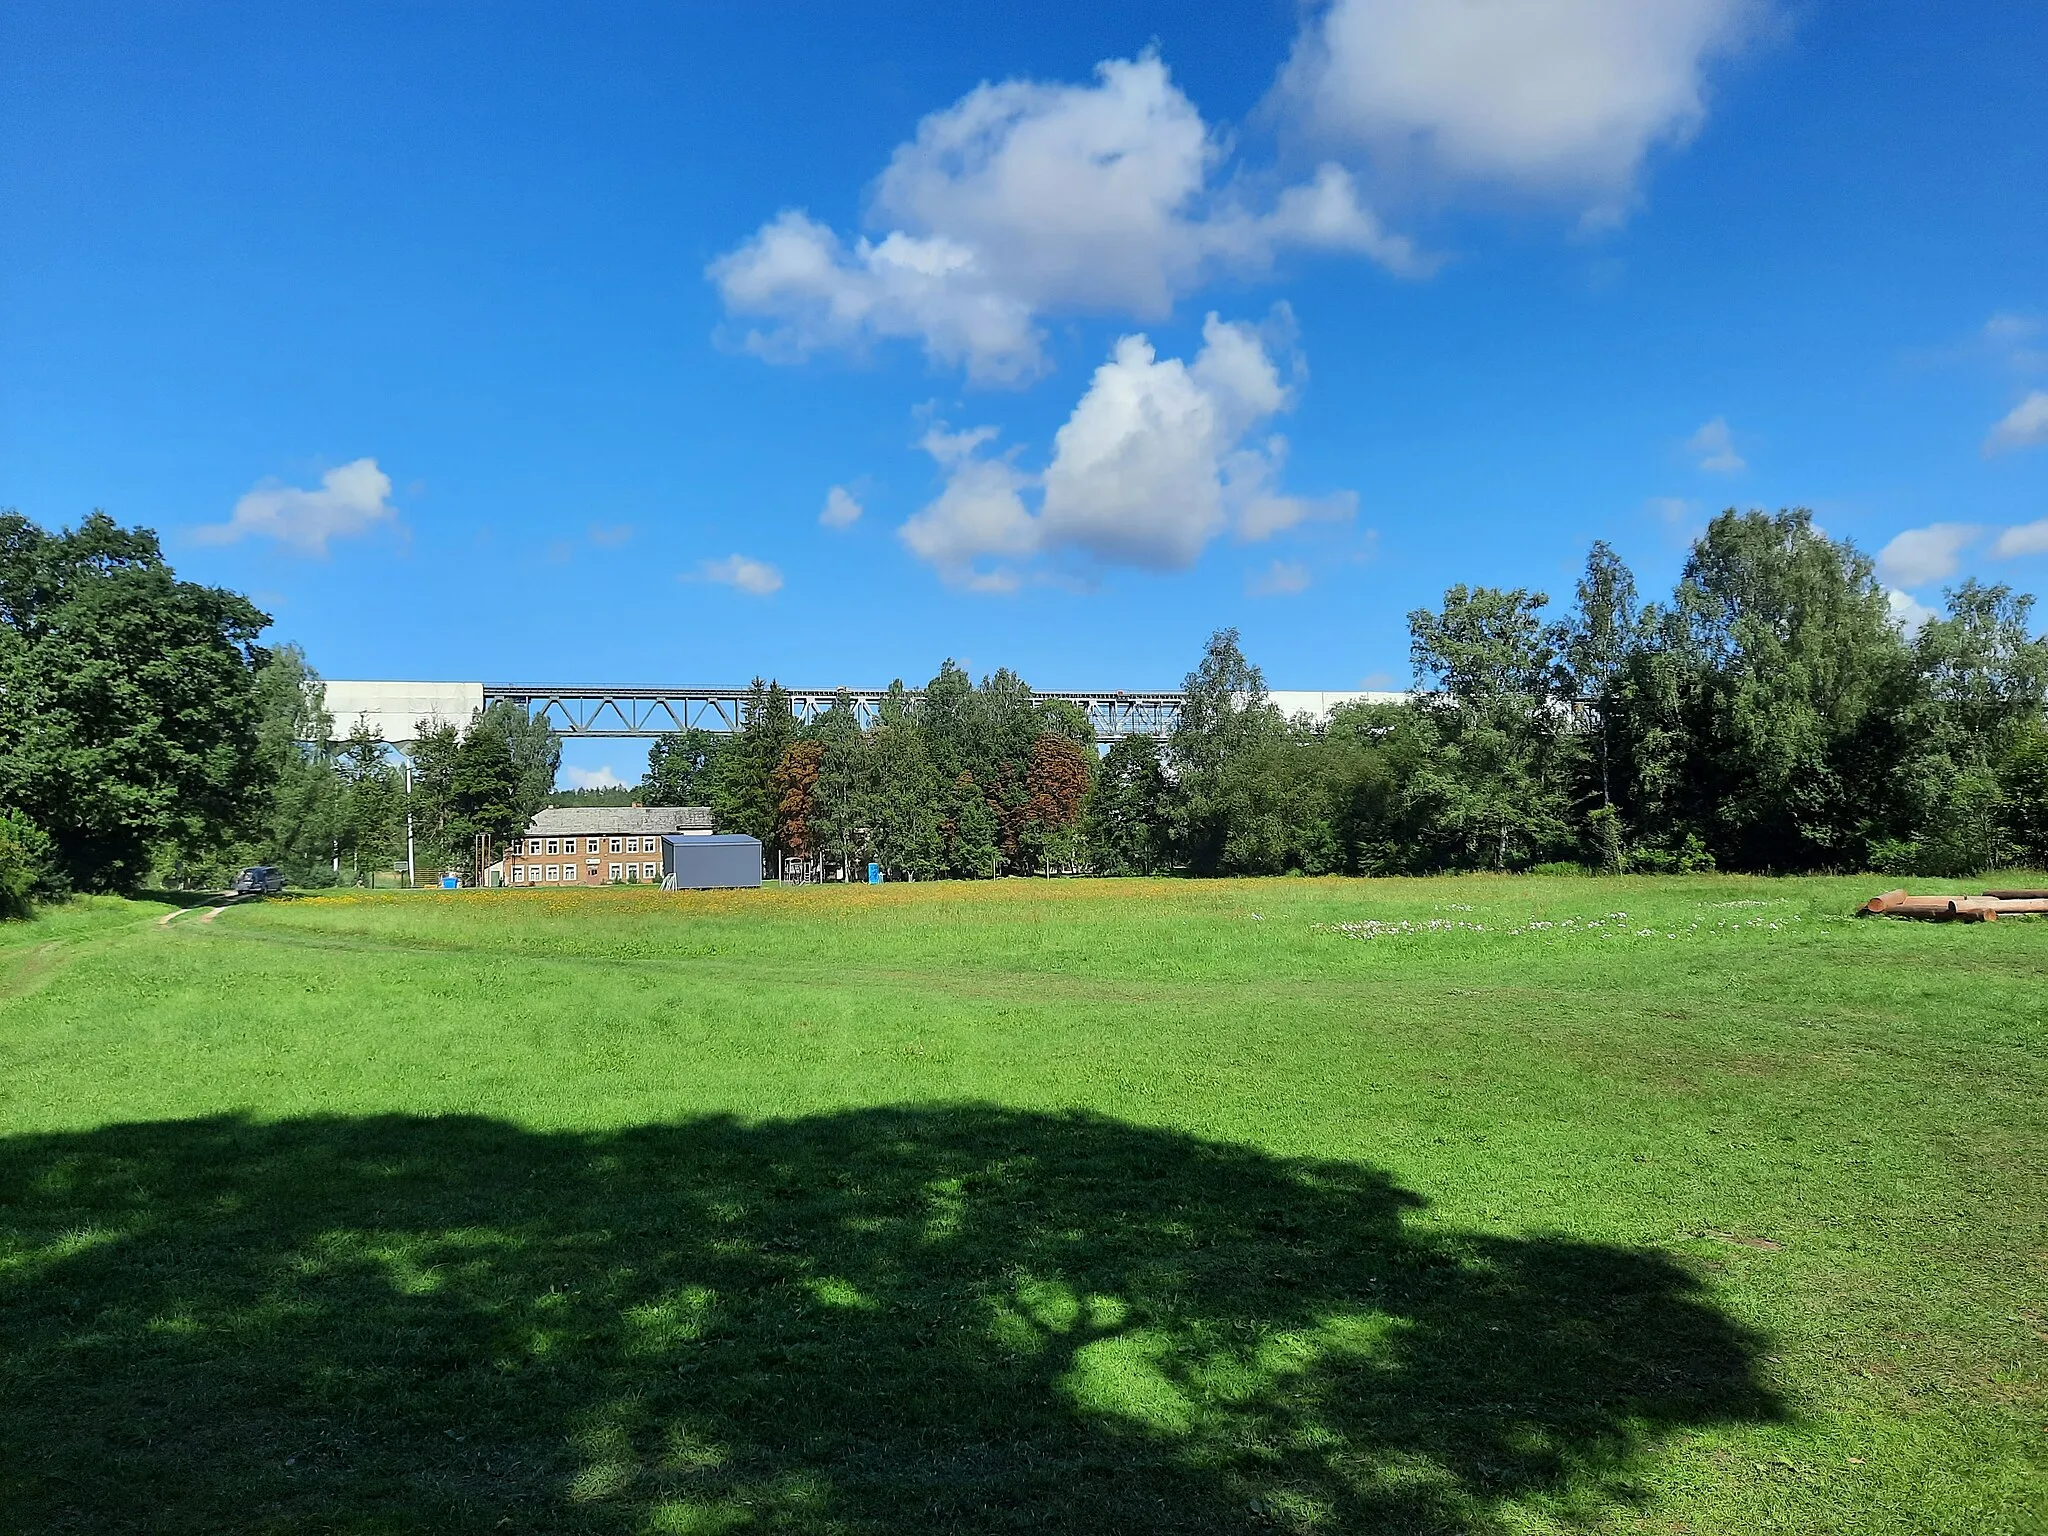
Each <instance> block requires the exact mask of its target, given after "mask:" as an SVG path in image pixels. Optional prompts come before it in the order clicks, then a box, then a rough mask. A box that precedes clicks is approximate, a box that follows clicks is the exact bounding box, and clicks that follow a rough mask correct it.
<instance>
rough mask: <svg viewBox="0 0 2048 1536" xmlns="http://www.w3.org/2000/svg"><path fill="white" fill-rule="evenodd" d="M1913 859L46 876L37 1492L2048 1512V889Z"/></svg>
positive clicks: (178, 1503)
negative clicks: (176, 893)
mask: <svg viewBox="0 0 2048 1536" xmlns="http://www.w3.org/2000/svg"><path fill="white" fill-rule="evenodd" d="M1874 889H1876V885H1875V884H1874V883H1872V882H1870V881H1868V880H1863V881H1842V880H1803V881H1761V880H1742V879H1730V878H1698V879H1672V880H1656V881H1652V880H1640V881H1638V880H1608V881H1603V880H1589V879H1576V880H1574V879H1550V880H1545V879H1526V878H1500V879H1489V878H1472V879H1461V880H1435V881H1370V882H1367V881H1337V880H1330V881H1322V880H1275V881H1243V882H1216V883H1194V882H1052V883H1045V882H1027V881H1005V882H1001V883H997V884H983V885H927V886H887V887H881V888H876V889H863V888H855V889H832V888H827V889H811V890H803V891H790V892H780V891H773V890H769V891H763V892H758V893H733V894H716V895H680V896H675V895H671V896H663V895H660V894H658V893H653V892H647V891H631V890H617V891H591V892H578V893H559V894H544V893H540V892H509V891H508V892H482V893H459V894H442V893H438V892H437V893H406V894H400V893H379V894H374V895H363V894H356V895H351V896H335V897H329V898H324V899H317V900H316V899H306V900H285V901H273V902H268V903H264V904H261V905H255V906H248V907H240V908H234V909H230V910H228V911H226V912H225V913H223V914H222V915H220V916H219V917H218V918H216V919H209V918H208V917H207V916H206V915H205V914H204V913H203V912H200V911H187V912H183V913H179V912H178V911H177V909H176V908H173V907H170V906H160V905H152V904H149V903H142V902H118V901H112V900H100V901H92V902H80V903H76V904H73V905H72V906H69V907H66V908H63V909H59V910H57V911H54V912H51V913H49V914H47V915H46V916H44V917H43V918H41V919H40V920H38V921H37V922H34V923H31V924H15V925H9V926H7V927H6V928H5V929H4V930H0V1529H6V1530H20V1531H34V1532H47V1531H74V1530H78V1531H84V1530H93V1531H105V1530H121V1531H132V1530H149V1531H157V1532H209V1533H210V1532H284V1531H291V1532H313V1531H320V1532H351V1533H355V1532H364V1533H367V1532H380V1533H382V1532H412V1531H421V1532H427V1531H431V1532H436V1533H442V1532H469V1531H477V1532H495V1531H514V1532H555V1531H561V1532H607V1533H609V1532H641V1531H655V1532H737V1531H747V1532H766V1531H801V1532H872V1533H885V1532H888V1533H894V1532H927V1531H975V1532H982V1531H1003V1530H1017V1531H1048V1532H1064V1531H1076V1532H1078V1531H1088V1532H1158V1533H1166V1532H1174V1533H1183V1532H1211V1531H1217V1532H1221V1531H1233V1532H1257V1531H1267V1530H1271V1531H1314V1532H1338V1531H1343V1532H1372V1533H1384V1532H1407V1531H1476V1532H1536V1531H1542V1532H1567V1531H1569V1532H1604V1531H1659V1532H1698V1533H1718V1532H1744V1533H1748V1532H1900V1533H1905V1532H1912V1533H1924V1532H1955V1533H1970V1536H1994V1533H2002V1532H2034V1531H2041V1530H2043V1529H2044V1528H2048V1521H2044V1503H2048V1425H2044V1421H2048V1166H2044V1162H2048V1159H2044V1152H2048V1062H2044V1056H2043V1047H2044V1044H2048V921H2035V922H2006V923H2001V924H1997V925H1993V926H1984V927H1960V926H1930V925H1916V924H1908V923H1899V922H1889V921H1883V920H1872V921H1856V920H1852V919H1849V918H1848V917H1846V916H1845V914H1846V913H1847V912H1848V911H1850V910H1851V909H1852V907H1853V905H1854V904H1855V902H1856V901H1857V900H1859V899H1860V898H1862V897H1863V896H1866V895H1868V894H1870V893H1871V892H1872V891H1873V890H1874ZM1620 914H1626V915H1625V916H1622V915H1620Z"/></svg>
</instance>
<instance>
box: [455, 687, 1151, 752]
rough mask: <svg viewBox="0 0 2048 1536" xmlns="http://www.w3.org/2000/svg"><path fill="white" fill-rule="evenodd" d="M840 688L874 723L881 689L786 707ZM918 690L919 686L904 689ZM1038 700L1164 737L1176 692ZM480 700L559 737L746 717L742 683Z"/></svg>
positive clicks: (818, 711)
mask: <svg viewBox="0 0 2048 1536" xmlns="http://www.w3.org/2000/svg"><path fill="white" fill-rule="evenodd" d="M842 691H843V692H844V693H845V694H846V696H847V698H848V699H849V700H850V701H851V704H852V708H853V713H854V718H855V719H856V720H858V721H859V722H860V724H861V725H862V726H868V725H872V724H873V723H874V721H875V719H876V717H877V716H878V715H879V714H880V712H881V707H882V700H883V699H884V698H886V697H887V696H888V690H887V689H876V688H848V689H844V690H840V689H833V688H827V689H801V688H789V689H785V690H784V692H785V693H786V694H787V695H788V698H789V704H790V711H791V713H792V714H794V715H795V716H796V719H797V723H798V724H800V725H808V724H810V723H811V722H812V721H814V720H816V719H817V718H818V716H820V715H822V714H823V713H825V711H826V710H828V709H830V708H831V707H832V705H833V703H834V702H835V701H836V700H837V699H838V698H839V696H840V693H841V692H842ZM910 692H911V696H912V697H916V696H917V693H918V690H916V689H912V690H910ZM1032 697H1034V698H1039V699H1064V700H1066V701H1067V702H1068V703H1070V704H1073V705H1075V706H1077V707H1078V708H1079V709H1080V710H1081V711H1082V712H1083V713H1084V714H1086V715H1087V717H1088V720H1089V723H1090V724H1091V725H1093V726H1094V727H1095V735H1096V739H1097V740H1099V741H1105V742H1108V741H1117V740H1120V739H1121V738H1123V737H1125V736H1136V735H1147V736H1164V735H1166V734H1168V733H1169V732H1171V731H1172V729H1173V726H1174V722H1175V721H1177V720H1178V719H1179V718H1180V706H1181V695H1180V694H1178V693H1128V692H1088V691H1079V692H1039V691H1037V690H1034V691H1033V694H1032ZM483 699H484V703H485V704H495V703H499V702H504V703H509V704H516V705H518V706H519V707H520V708H522V709H524V710H526V711H527V712H528V713H529V714H532V715H535V716H538V717H539V718H541V719H543V720H546V721H547V723H548V724H549V725H550V726H551V727H553V728H554V730H555V732H556V734H557V735H560V736H564V737H591V738H607V737H647V736H662V735H666V734H668V733H669V732H671V731H687V730H701V731H713V732H717V733H720V734H724V735H729V734H731V733H732V732H734V731H737V730H738V729H739V728H740V724H741V722H742V720H743V719H744V716H745V711H746V702H747V690H746V689H744V688H548V687H541V686H538V685H534V684H526V683H485V684H484V685H483Z"/></svg>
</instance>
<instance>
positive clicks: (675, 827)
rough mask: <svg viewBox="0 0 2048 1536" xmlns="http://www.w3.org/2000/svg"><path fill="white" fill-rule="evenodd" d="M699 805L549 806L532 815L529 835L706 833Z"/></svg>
mask: <svg viewBox="0 0 2048 1536" xmlns="http://www.w3.org/2000/svg"><path fill="white" fill-rule="evenodd" d="M710 830H711V810H710V807H708V806H702V805H551V806H548V807H547V808H546V809H545V810H543V811H541V812H540V813H539V814H538V815H536V816H535V817H534V818H533V822H532V825H530V826H528V827H527V829H526V834H525V835H526V836H528V837H605V836H609V835H610V834H612V833H614V832H625V833H640V832H709V831H710Z"/></svg>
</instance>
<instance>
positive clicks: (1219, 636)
mask: <svg viewBox="0 0 2048 1536" xmlns="http://www.w3.org/2000/svg"><path fill="white" fill-rule="evenodd" d="M1182 693H1183V698H1182V702H1181V709H1180V718H1179V719H1178V721H1177V722H1176V723H1175V725H1174V729H1173V734H1172V736H1171V737H1170V738H1169V743H1170V746H1171V750H1172V757H1173V766H1174V773H1175V776H1176V781H1177V790H1178V792H1177V793H1176V794H1175V795H1174V797H1173V807H1174V812H1175V818H1174V839H1173V841H1174V849H1175V856H1176V859H1177V861H1179V862H1184V863H1185V864H1186V865H1187V867H1188V869H1189V870H1190V871H1191V872H1193V873H1195V874H1198V875H1212V874H1216V873H1219V872H1220V871H1221V870H1222V869H1223V868H1224V864H1225V859H1226V855H1227V850H1228V847H1229V842H1230V833H1231V819H1230V818H1231V811H1232V806H1233V804H1234V803H1236V802H1237V801H1238V800H1239V797H1240V795H1241V792H1242V786H1241V784H1236V783H1233V780H1232V770H1233V769H1236V768H1238V767H1239V766H1240V765H1241V764H1242V763H1243V762H1244V761H1245V760H1247V759H1249V758H1251V757H1253V756H1256V755H1260V754H1263V753H1264V752H1265V751H1266V750H1267V749H1268V748H1269V747H1271V746H1272V745H1273V744H1274V743H1276V742H1278V741H1280V740H1281V739H1282V738H1283V737H1284V736H1285V735H1286V733H1287V722H1286V721H1285V720H1283V719H1282V718H1281V716H1280V711H1279V710H1277V709H1275V708H1274V707H1273V706H1272V704H1271V703H1270V702H1269V701H1268V699H1267V697H1266V679H1265V674H1263V673H1262V672H1260V671H1259V669H1258V668H1257V667H1255V666H1253V665H1252V664H1251V663H1250V662H1249V661H1247V660H1246V659H1245V655H1244V652H1243V650H1242V649H1240V648H1239V645H1238V635H1237V631H1236V630H1234V629H1219V630H1217V631H1216V632H1215V633H1214V634H1212V635H1211V636H1210V637H1209V642H1208V644H1207V645H1206V646H1205V647H1204V648H1203V651H1202V660H1201V662H1200V663H1199V664H1198V665H1197V666H1196V668H1195V670H1194V671H1192V672H1190V673H1189V674H1188V675H1187V678H1186V680H1185V682H1184V683H1183V685H1182Z"/></svg>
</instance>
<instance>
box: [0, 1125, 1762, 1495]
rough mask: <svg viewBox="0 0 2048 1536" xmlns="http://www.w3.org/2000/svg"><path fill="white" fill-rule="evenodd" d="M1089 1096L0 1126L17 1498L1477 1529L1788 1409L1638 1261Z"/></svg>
mask: <svg viewBox="0 0 2048 1536" xmlns="http://www.w3.org/2000/svg"><path fill="white" fill-rule="evenodd" d="M1420 1203H1421V1202H1420V1201H1419V1200H1418V1199H1417V1198H1416V1197H1415V1196H1413V1195H1411V1194H1408V1193H1406V1192H1405V1191H1403V1190H1401V1189H1399V1188H1397V1187H1395V1186H1394V1185H1393V1184H1392V1183H1391V1182H1390V1181H1389V1180H1388V1179H1387V1178H1386V1177H1385V1176H1384V1175H1382V1174H1380V1173H1377V1172H1374V1171H1372V1170H1369V1169H1364V1168H1360V1167H1358V1166H1356V1165H1353V1164H1338V1163H1307V1162H1289V1161H1282V1160H1277V1159H1274V1158H1271V1157H1268V1156H1265V1155H1263V1154H1261V1153H1258V1152H1254V1151H1249V1150H1246V1149H1244V1148H1241V1147H1232V1146H1222V1145H1216V1144H1212V1143H1208V1142H1204V1141H1200V1140H1197V1139H1194V1138H1191V1137H1188V1136H1184V1135H1179V1134H1176V1133H1173V1132H1169V1131H1161V1130H1152V1129H1144V1128H1140V1127H1136V1126H1132V1125H1128V1124H1124V1123H1121V1122H1118V1121H1114V1120H1110V1119H1105V1118H1101V1117H1097V1116H1089V1115H1078V1114H1070V1115H1038V1114H1024V1113H1016V1112H1011V1111H1005V1110H1000V1109H992V1108H975V1107H968V1108H937V1109H918V1110H870V1111H859V1112H848V1113H842V1114H831V1115H819V1116H814V1117H810V1118H805V1119H798V1120H789V1121H778V1122H768V1123H757V1124H746V1123H742V1122H739V1121H736V1120H732V1119H725V1118H714V1119H704V1120H697V1121H692V1122H689V1123H685V1124H680V1125H667V1126H649V1127H644V1128H639V1129H634V1130H628V1131H623V1132H617V1133H610V1134H584V1133H560V1134H544V1133H536V1132H532V1131H527V1130H522V1129H520V1128H518V1127H515V1126H511V1125H507V1124H504V1123H502V1122H497V1121H489V1120H481V1119H414V1118H405V1117H398V1116H392V1117H383V1118H368V1119H317V1120H298V1121H291V1122H287V1123H281V1124H255V1123H251V1122H248V1121H244V1120H240V1119H230V1118H224V1119H213V1120H204V1121H192V1122H172V1123H161V1124H148V1125H130V1126H116V1127H110V1128H107V1129H103V1130H98V1131H92V1132H86V1133H80V1134H65V1135H37V1136H20V1137H14V1138H10V1139H7V1140H5V1141H0V1445H4V1447H5V1453H4V1456H0V1522H4V1521H6V1520H7V1519H8V1518H9V1515H8V1512H11V1515H12V1517H14V1518H16V1519H18V1520H19V1522H20V1526H19V1528H21V1529H24V1530H37V1531H63V1530H106V1529H122V1530H135V1529H149V1530H153V1531H195V1532H196V1531H206V1532H224V1531H257V1530H261V1531H287V1530H291V1531H313V1530H319V1531H347V1532H367V1531H379V1532H386V1531H393V1532H395V1531H413V1530H421V1531H424V1530H434V1531H469V1530H476V1531H494V1530H516V1531H587V1532H623V1531H642V1530H654V1531H691V1532H699V1531H725V1530H741V1529H753V1530H775V1531H819V1532H824V1531H832V1532H921V1531H952V1530H963V1531H964V1530H972V1531H997V1530H1031V1531H1131V1532H1153V1531H1156V1532H1176V1533H1179V1532H1196V1531H1209V1530H1217V1531H1222V1530H1230V1531H1243V1530H1246V1529H1260V1528H1267V1529H1275V1530H1288V1529H1302V1530H1318V1531H1321V1530H1329V1531H1373V1532H1392V1531H1452V1530H1479V1531H1485V1530H1490V1529H1494V1528H1496V1527H1497V1526H1498V1525H1499V1524H1500V1521H1501V1517H1502V1516H1503V1514H1504V1513H1505V1512H1506V1511H1507V1510H1508V1509H1509V1508H1510V1507H1512V1506H1516V1505H1524V1506H1526V1505H1528V1504H1531V1503H1536V1504H1540V1505H1542V1506H1544V1507H1546V1508H1548V1509H1550V1510H1552V1511H1553V1512H1555V1513H1557V1514H1561V1515H1569V1514H1571V1513H1573V1512H1574V1511H1576V1512H1578V1513H1581V1514H1591V1513H1593V1512H1595V1511H1596V1510H1598V1509H1600V1508H1606V1507H1612V1506H1613V1505H1614V1504H1615V1503H1616V1502H1618V1501H1627V1500H1630V1499H1632V1498H1635V1497H1637V1496H1638V1495H1637V1494H1636V1493H1635V1491H1634V1490H1633V1489H1632V1487H1631V1484H1630V1477H1631V1467H1632V1465H1634V1464H1635V1463H1636V1462H1637V1461H1638V1460H1639V1459H1640V1457H1641V1455H1642V1454H1643V1453H1644V1452H1645V1451H1646V1450H1647V1449H1648V1448H1649V1446H1650V1445H1651V1443H1652V1442H1654V1441H1655V1440H1656V1439H1658V1438H1659V1437H1660V1436H1661V1435H1663V1434H1666V1433H1668V1432H1670V1431H1672V1430H1674V1429H1677V1428H1679V1427H1682V1426H1689V1425H1705V1424H1712V1423H1717V1422H1725V1421H1730V1420H1743V1419H1752V1420H1753V1419H1760V1418H1768V1417H1773V1416H1775V1415H1777V1414H1778V1412H1779V1408H1778V1405H1777V1404H1776V1402H1775V1401H1774V1399H1773V1398H1772V1397H1771V1396H1770V1394H1769V1393H1768V1392H1767V1391H1765V1390H1764V1389H1763V1388H1762V1387H1761V1386H1760V1385H1759V1384H1758V1381H1757V1379H1756V1374H1755V1371H1756V1366H1755V1361H1756V1359H1757V1354H1758V1348H1759V1341H1758V1340H1757V1339H1755V1338H1754V1337H1752V1336H1750V1335H1748V1334H1746V1333H1745V1332H1744V1331H1743V1330H1742V1329H1741V1328H1739V1327H1738V1326H1737V1325H1735V1324H1734V1323H1732V1322H1731V1321H1729V1320H1728V1319H1727V1318H1725V1317H1724V1316H1722V1315H1721V1314H1720V1313H1718V1312H1717V1311H1715V1310H1714V1308H1713V1307H1712V1306H1711V1305H1710V1303H1709V1302H1708V1300H1707V1299H1706V1297H1705V1296H1704V1295H1703V1294H1702V1293H1701V1292H1700V1290H1699V1289H1698V1287H1697V1286H1696V1284H1695V1283H1694V1281H1693V1280H1692V1279H1691V1278H1690V1277H1689V1276H1688V1275H1686V1274H1685V1272H1684V1271H1682V1270H1681V1269H1679V1268H1678V1267H1676V1266H1675V1265H1674V1264H1672V1263H1671V1262H1670V1261H1669V1260H1667V1259H1665V1258H1662V1257H1660V1256H1657V1255H1654V1254H1649V1253H1643V1252H1633V1251H1627V1250H1622V1249H1618V1248H1611V1247H1602V1246H1597V1245H1592V1244H1586V1243H1579V1242H1571V1241H1565V1240H1528V1239H1514V1238H1503V1237H1497V1236H1485V1235H1479V1234H1446V1233H1444V1232H1442V1231H1435V1230H1430V1229H1428V1228H1426V1227H1422V1226H1420V1225H1418V1224H1416V1223H1413V1222H1411V1221H1409V1220H1408V1219H1407V1213H1408V1212H1410V1211H1412V1210H1413V1209H1415V1208H1416V1207H1417V1206H1418V1205H1419V1204H1420Z"/></svg>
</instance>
